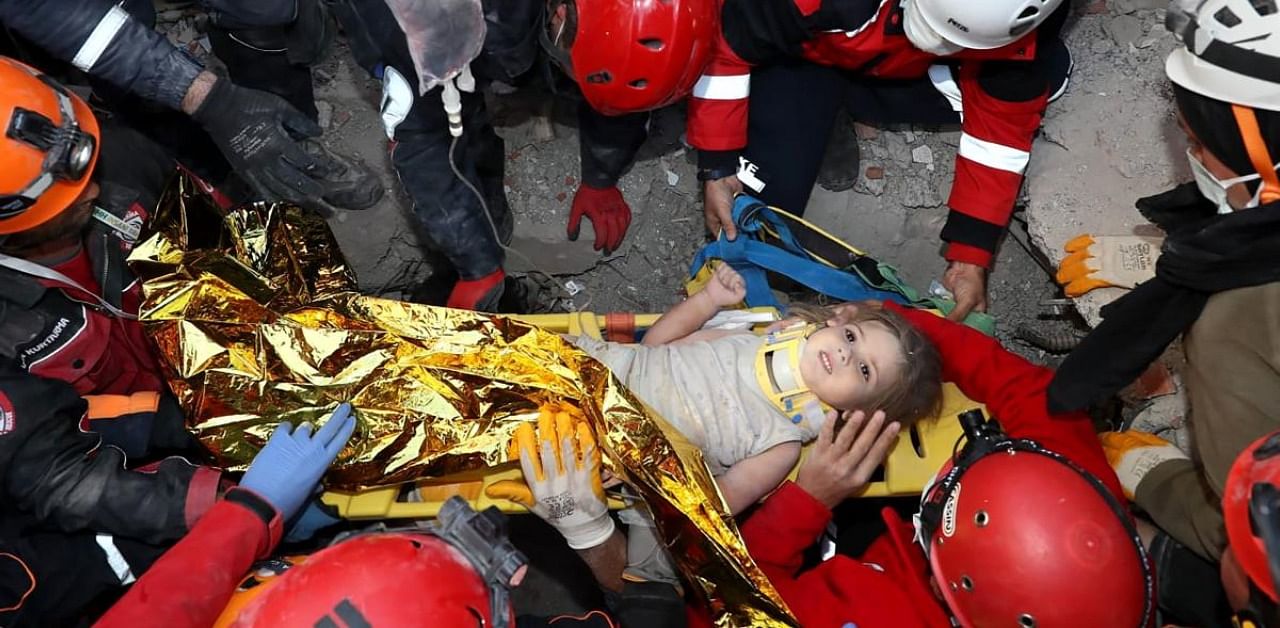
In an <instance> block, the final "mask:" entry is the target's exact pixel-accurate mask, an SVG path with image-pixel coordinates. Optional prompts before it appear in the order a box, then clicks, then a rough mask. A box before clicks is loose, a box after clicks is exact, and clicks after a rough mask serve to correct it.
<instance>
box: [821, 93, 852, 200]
mask: <svg viewBox="0 0 1280 628" xmlns="http://www.w3.org/2000/svg"><path fill="white" fill-rule="evenodd" d="M857 182H858V136H857V135H856V134H854V132H853V120H852V119H851V118H850V117H849V114H847V113H845V112H843V111H841V112H840V113H839V114H837V115H836V124H835V129H834V130H832V132H831V137H829V138H827V149H826V152H825V153H823V155H822V167H821V168H820V169H819V170H818V185H821V186H822V189H824V190H827V191H829V192H843V191H845V190H848V189H851V188H853V184H855V183H857Z"/></svg>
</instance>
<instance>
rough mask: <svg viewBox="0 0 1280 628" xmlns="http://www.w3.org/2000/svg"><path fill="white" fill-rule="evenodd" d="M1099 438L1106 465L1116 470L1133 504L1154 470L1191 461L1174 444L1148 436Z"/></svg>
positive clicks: (1135, 433) (1131, 434)
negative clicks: (1162, 465)
mask: <svg viewBox="0 0 1280 628" xmlns="http://www.w3.org/2000/svg"><path fill="white" fill-rule="evenodd" d="M1098 438H1099V439H1100V440H1101V441H1102V451H1103V452H1105V453H1106V454H1107V464H1110V465H1111V468H1112V469H1114V470H1115V472H1116V477H1117V478H1119V479H1120V486H1121V487H1123V488H1124V496H1125V497H1128V498H1129V499H1130V500H1132V499H1133V496H1134V495H1135V494H1137V492H1138V485H1139V484H1141V483H1142V478H1144V477H1146V475H1147V474H1148V473H1150V472H1151V470H1152V469H1154V468H1156V467H1158V466H1160V465H1161V464H1162V463H1165V462H1168V461H1170V460H1190V458H1189V457H1188V456H1187V454H1185V453H1183V451H1182V450H1181V449H1178V448H1177V447H1176V446H1174V445H1173V443H1170V442H1169V441H1167V440H1165V439H1163V438H1160V437H1159V436H1156V435H1155V434H1149V433H1147V432H1139V431H1138V430H1127V431H1124V432H1103V433H1101V434H1099V435H1098Z"/></svg>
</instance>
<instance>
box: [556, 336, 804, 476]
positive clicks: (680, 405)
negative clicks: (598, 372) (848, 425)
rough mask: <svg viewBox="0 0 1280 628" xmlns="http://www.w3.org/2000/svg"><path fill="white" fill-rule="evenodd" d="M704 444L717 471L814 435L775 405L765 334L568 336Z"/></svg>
mask: <svg viewBox="0 0 1280 628" xmlns="http://www.w3.org/2000/svg"><path fill="white" fill-rule="evenodd" d="M571 340H572V341H573V343H574V344H575V345H577V346H578V347H579V348H580V349H582V350H583V351H585V352H587V354H589V355H590V356H591V357H593V358H595V359H597V360H599V361H600V362H602V363H604V365H605V366H607V367H609V370H611V371H613V373H614V375H616V376H617V377H618V379H620V380H622V383H623V384H625V385H626V387H627V388H628V389H630V390H631V392H632V393H634V394H635V395H636V397H639V398H640V400H641V401H643V402H645V403H646V404H648V405H649V407H651V408H653V409H654V410H656V411H657V412H658V414H661V415H662V418H664V419H666V420H667V422H668V423H670V424H671V425H672V426H673V427H675V428H676V429H677V430H679V431H680V433H681V434H684V436H685V438H687V439H689V442H691V443H693V444H694V446H696V447H698V448H699V449H701V450H702V453H703V456H704V458H705V459H706V461H707V466H708V467H710V468H711V473H712V475H720V474H722V473H724V472H725V471H727V470H728V469H729V467H731V466H733V465H734V464H735V463H737V462H738V461H740V460H742V459H744V458H749V457H751V456H754V455H757V454H760V453H762V452H764V451H765V450H767V449H769V448H770V447H773V446H774V445H777V444H779V443H786V442H791V441H800V442H806V441H809V440H812V439H814V438H816V437H817V434H815V433H812V431H811V430H808V429H806V428H802V427H801V426H798V425H795V424H793V423H791V421H790V420H788V419H787V417H786V416H785V415H783V414H782V412H781V411H780V410H778V409H777V408H775V407H774V406H773V404H772V403H770V402H769V399H768V398H766V397H765V395H764V392H763V391H762V390H760V383H759V381H758V380H757V379H756V374H755V363H756V354H757V353H758V352H759V350H760V345H761V344H763V343H764V338H763V337H762V336H756V335H754V334H750V333H742V334H732V335H728V336H724V337H721V338H717V339H715V340H710V341H702V342H690V343H684V344H677V345H661V346H657V347H646V346H644V345H638V344H623V343H617V342H605V341H601V340H596V339H594V338H588V337H585V336H584V337H578V338H572V339H571Z"/></svg>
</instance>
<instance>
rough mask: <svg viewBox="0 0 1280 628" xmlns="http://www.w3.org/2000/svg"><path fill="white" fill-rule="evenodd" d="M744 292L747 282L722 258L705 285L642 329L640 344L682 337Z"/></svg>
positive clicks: (651, 344) (655, 343)
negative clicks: (651, 325) (651, 324)
mask: <svg viewBox="0 0 1280 628" xmlns="http://www.w3.org/2000/svg"><path fill="white" fill-rule="evenodd" d="M746 295H747V286H746V283H744V282H743V280H742V275H739V274H738V272H737V271H735V270H734V269H733V268H731V267H730V266H729V265H728V264H725V263H723V262H722V263H721V264H720V265H719V266H717V267H716V271H715V274H714V275H712V277H711V281H709V282H707V287H705V288H703V289H702V290H701V291H699V292H697V293H696V294H694V295H693V296H691V297H689V298H687V299H685V300H684V301H682V302H680V303H677V304H676V306H675V307H673V308H671V309H669V310H667V313H666V314H663V315H662V317H661V318H659V319H658V322H656V323H654V324H653V327H650V328H649V331H647V332H645V334H644V340H643V341H642V342H641V344H643V345H645V346H646V347H653V346H656V345H664V344H667V343H669V342H674V341H676V340H680V339H682V338H685V337H686V336H688V335H689V334H692V333H693V332H695V331H698V330H699V329H701V328H702V326H703V325H705V324H706V323H707V321H709V320H711V317H712V316H715V315H716V312H719V311H720V308H723V307H725V306H728V305H733V304H735V303H739V302H741V301H742V299H743V297H745V296H746Z"/></svg>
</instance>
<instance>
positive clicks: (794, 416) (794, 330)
mask: <svg viewBox="0 0 1280 628" xmlns="http://www.w3.org/2000/svg"><path fill="white" fill-rule="evenodd" d="M818 329H819V327H818V325H814V324H805V323H797V324H795V325H792V326H791V327H788V328H786V329H783V330H780V331H776V332H773V333H770V334H768V335H767V336H765V339H764V344H763V345H761V346H760V352H759V353H758V354H756V378H757V380H758V381H759V382H760V389H761V390H762V391H764V394H765V396H766V397H768V398H769V401H770V402H771V403H773V405H774V407H776V408H778V410H780V411H781V412H782V413H783V414H784V415H786V417H787V418H788V419H789V420H790V421H791V422H792V423H794V424H796V425H801V424H804V423H805V422H808V424H809V426H811V427H812V428H813V429H815V430H816V429H817V428H818V427H820V426H821V425H822V422H823V421H824V420H825V418H826V412H827V411H828V410H831V406H828V405H827V404H825V403H822V401H821V400H819V399H818V397H817V396H816V395H814V394H813V393H812V392H810V391H809V388H808V387H807V386H805V384H804V380H802V379H801V377H800V356H801V355H803V354H804V345H805V342H807V341H808V339H809V336H811V335H812V334H813V333H814V332H815V331H818Z"/></svg>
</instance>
